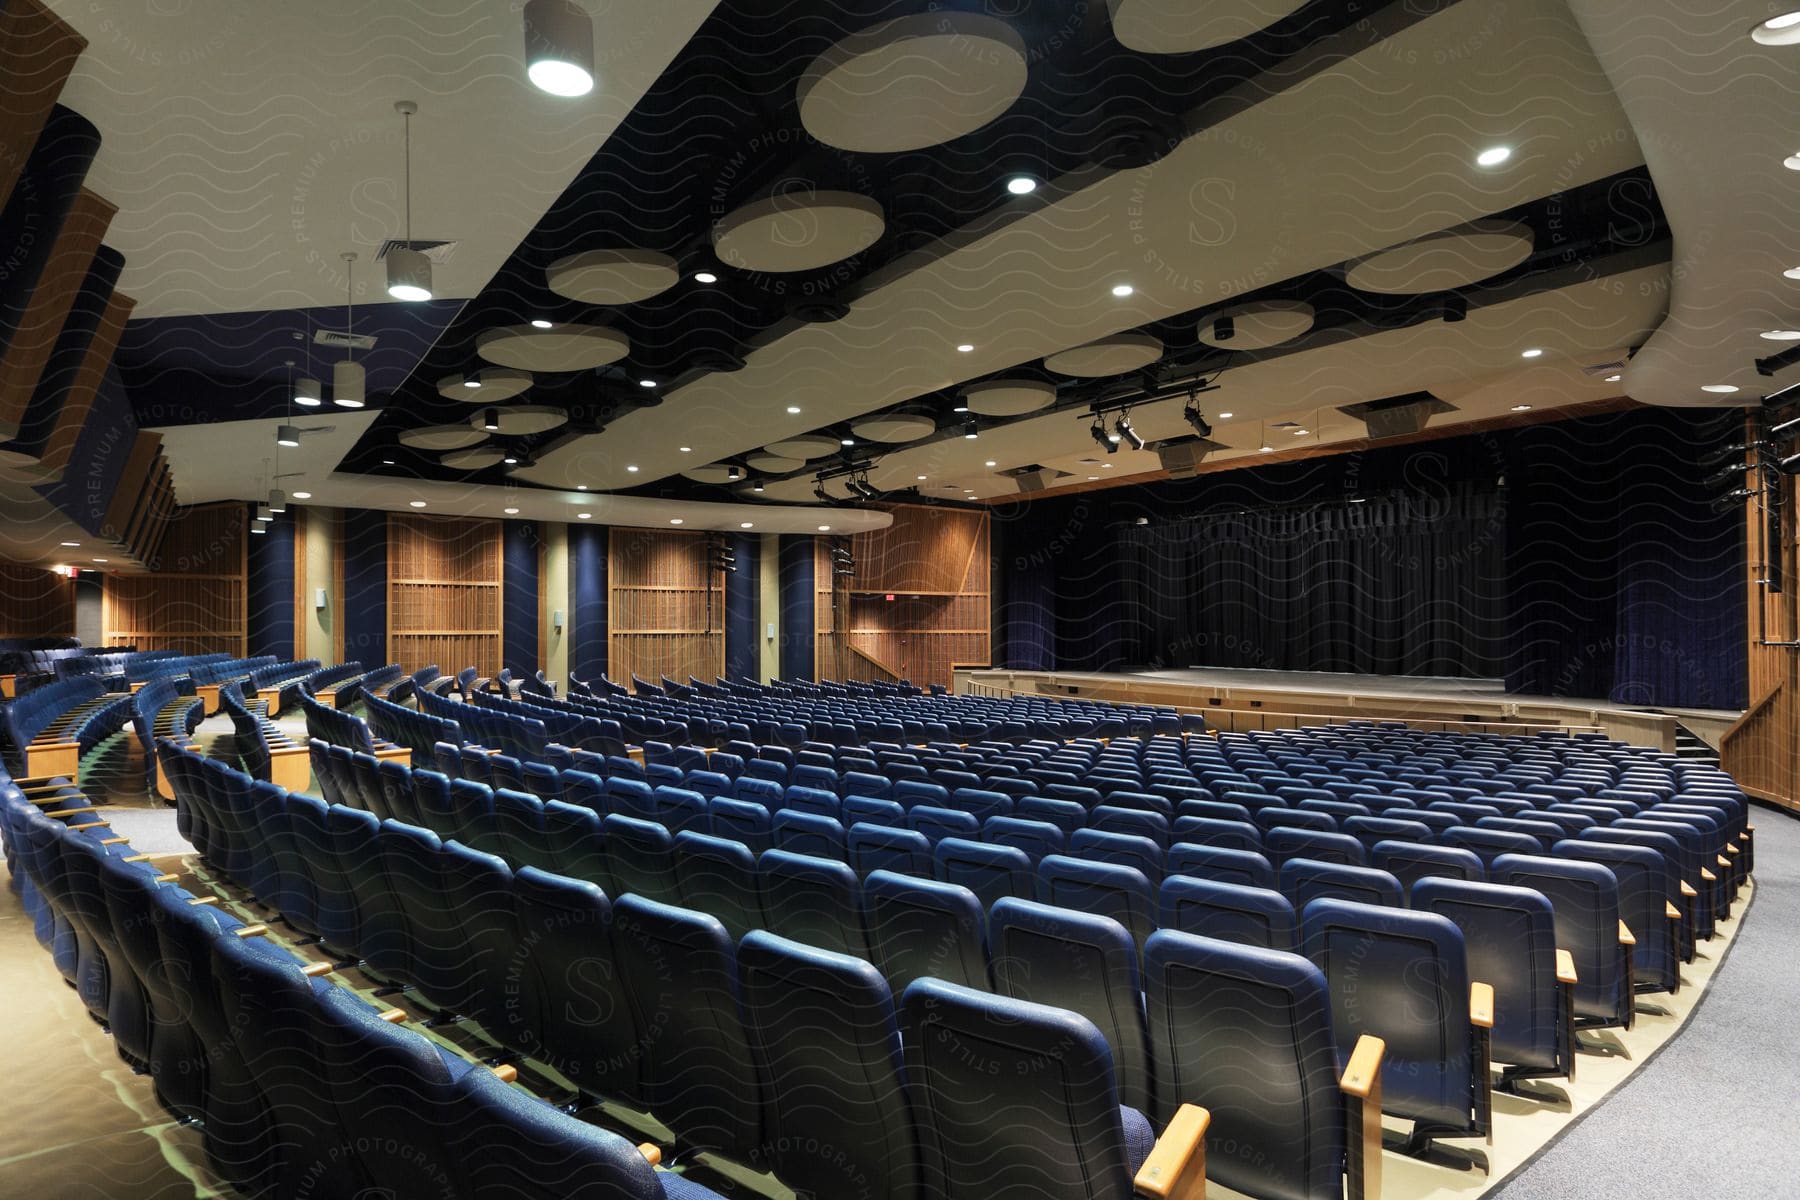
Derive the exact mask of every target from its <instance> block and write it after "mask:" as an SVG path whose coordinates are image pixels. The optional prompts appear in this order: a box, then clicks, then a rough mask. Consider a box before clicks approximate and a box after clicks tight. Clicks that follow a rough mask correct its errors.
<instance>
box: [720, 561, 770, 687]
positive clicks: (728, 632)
mask: <svg viewBox="0 0 1800 1200" xmlns="http://www.w3.org/2000/svg"><path fill="white" fill-rule="evenodd" d="M730 545H731V552H732V554H734V555H735V556H736V558H737V562H736V564H735V565H736V566H737V570H736V571H734V572H730V573H728V574H727V575H726V576H725V678H727V679H759V678H760V677H761V674H762V672H761V669H760V667H759V666H758V658H759V654H758V646H759V642H758V640H757V639H758V634H759V630H760V627H761V624H762V585H761V579H760V576H759V573H758V570H757V560H758V558H759V555H760V551H761V549H762V539H761V538H758V537H755V536H753V535H749V534H734V535H733V536H732V537H731V539H730Z"/></svg>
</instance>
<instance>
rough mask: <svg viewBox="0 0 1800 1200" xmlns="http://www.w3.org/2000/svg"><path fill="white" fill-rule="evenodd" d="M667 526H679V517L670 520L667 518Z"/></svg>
mask: <svg viewBox="0 0 1800 1200" xmlns="http://www.w3.org/2000/svg"><path fill="white" fill-rule="evenodd" d="M669 524H671V525H679V524H681V518H680V517H670V518H669Z"/></svg>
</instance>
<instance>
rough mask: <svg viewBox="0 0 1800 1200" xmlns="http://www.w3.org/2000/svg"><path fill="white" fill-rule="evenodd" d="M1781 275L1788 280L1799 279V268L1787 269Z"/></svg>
mask: <svg viewBox="0 0 1800 1200" xmlns="http://www.w3.org/2000/svg"><path fill="white" fill-rule="evenodd" d="M1782 274H1783V275H1785V276H1787V277H1788V278H1789V279H1800V267H1789V268H1788V269H1787V270H1785V271H1783V272H1782Z"/></svg>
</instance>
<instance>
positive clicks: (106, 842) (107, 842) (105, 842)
mask: <svg viewBox="0 0 1800 1200" xmlns="http://www.w3.org/2000/svg"><path fill="white" fill-rule="evenodd" d="M130 840H131V839H130V838H101V839H100V844H101V845H102V846H123V845H124V844H125V843H126V842H129V841H130Z"/></svg>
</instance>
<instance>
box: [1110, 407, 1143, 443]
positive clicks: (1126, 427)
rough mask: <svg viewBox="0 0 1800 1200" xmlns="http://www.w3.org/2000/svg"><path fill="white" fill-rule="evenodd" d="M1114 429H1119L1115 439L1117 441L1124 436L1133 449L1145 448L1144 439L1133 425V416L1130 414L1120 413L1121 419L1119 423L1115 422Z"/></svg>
mask: <svg viewBox="0 0 1800 1200" xmlns="http://www.w3.org/2000/svg"><path fill="white" fill-rule="evenodd" d="M1113 429H1114V430H1116V431H1117V432H1116V436H1115V437H1114V438H1113V441H1115V442H1117V441H1118V440H1119V439H1121V438H1123V439H1124V440H1125V442H1126V444H1127V445H1129V446H1130V447H1131V448H1132V449H1133V450H1142V449H1143V448H1144V439H1143V438H1141V437H1139V436H1138V431H1137V430H1135V429H1133V428H1132V427H1131V417H1130V416H1129V415H1127V414H1125V413H1120V414H1119V419H1118V421H1117V423H1115V424H1114V426H1113ZM1115 448H1116V447H1115Z"/></svg>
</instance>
